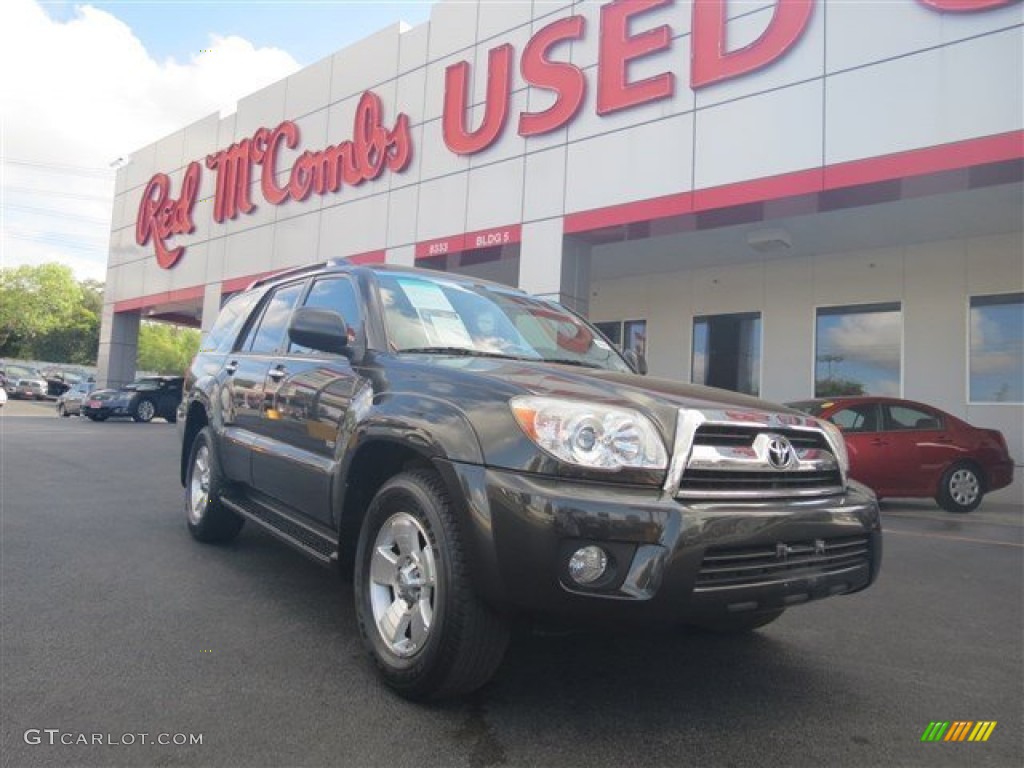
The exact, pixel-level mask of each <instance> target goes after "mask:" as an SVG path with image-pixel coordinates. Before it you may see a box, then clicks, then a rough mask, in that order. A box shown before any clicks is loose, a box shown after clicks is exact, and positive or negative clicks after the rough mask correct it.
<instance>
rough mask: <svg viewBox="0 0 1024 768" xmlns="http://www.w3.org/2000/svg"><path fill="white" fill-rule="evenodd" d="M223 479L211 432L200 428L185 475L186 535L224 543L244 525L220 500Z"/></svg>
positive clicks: (207, 541)
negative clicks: (189, 534)
mask: <svg viewBox="0 0 1024 768" xmlns="http://www.w3.org/2000/svg"><path fill="white" fill-rule="evenodd" d="M223 489H224V476H223V475H222V474H221V471H220V462H219V461H218V459H217V453H216V449H215V448H214V441H213V432H212V431H211V430H210V428H209V427H203V428H202V430H200V432H199V434H198V435H196V439H195V440H194V441H193V442H192V450H191V451H190V452H189V459H188V473H187V474H186V475H185V520H186V522H187V524H188V530H189V533H191V534H192V536H193V537H194V538H195V539H197V540H198V541H202V542H204V543H206V544H226V543H227V542H229V541H231V540H232V539H234V538H235V537H236V536H237V535H238V532H239V531H241V530H242V525H243V523H244V522H245V520H243V519H242V518H241V517H239V516H238V515H237V514H235V513H234V512H232V511H231V510H230V509H228V508H227V507H225V506H224V504H223V502H221V500H220V494H221V491H222V490H223Z"/></svg>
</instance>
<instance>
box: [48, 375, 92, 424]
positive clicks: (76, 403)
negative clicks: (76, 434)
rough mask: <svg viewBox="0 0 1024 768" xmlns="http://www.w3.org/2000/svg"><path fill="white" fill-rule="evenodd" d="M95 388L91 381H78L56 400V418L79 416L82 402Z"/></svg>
mask: <svg viewBox="0 0 1024 768" xmlns="http://www.w3.org/2000/svg"><path fill="white" fill-rule="evenodd" d="M95 388H96V383H95V382H93V381H80V382H78V383H77V384H75V385H74V386H72V387H71V389H69V390H68V391H67V392H65V393H64V394H63V395H61V396H60V397H58V398H57V415H58V416H81V415H82V402H83V401H84V400H85V398H86V397H88V396H89V393H90V392H92V391H93V390H94V389H95Z"/></svg>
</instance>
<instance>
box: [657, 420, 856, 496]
mask: <svg viewBox="0 0 1024 768" xmlns="http://www.w3.org/2000/svg"><path fill="white" fill-rule="evenodd" d="M778 438H783V439H782V440H781V441H780V440H778ZM778 442H782V443H785V442H788V443H789V446H790V447H791V448H792V452H791V458H792V460H791V461H790V463H789V464H788V465H784V466H785V468H784V469H780V468H778V467H777V466H773V465H772V464H771V463H770V462H769V458H770V457H769V456H768V450H767V448H768V446H770V445H771V444H773V443H778ZM842 492H843V475H842V472H841V470H840V468H839V464H838V461H837V460H836V457H835V456H834V455H833V453H832V450H831V448H830V446H829V442H828V440H827V438H826V437H825V435H824V433H823V432H821V431H820V430H819V429H816V428H811V429H794V428H792V427H787V426H781V425H780V426H779V427H778V428H772V427H759V426H752V425H738V424H728V423H721V422H712V423H703V424H700V425H699V426H698V427H697V429H696V431H695V432H694V434H693V444H692V446H691V448H690V451H689V458H688V461H687V464H686V467H685V468H684V469H683V472H682V475H681V477H680V479H679V484H678V485H677V487H676V494H677V496H679V497H680V498H685V499H708V500H715V499H741V500H747V501H756V500H757V499H761V498H773V499H778V498H787V497H799V498H807V497H815V496H828V495H833V494H838V493H842Z"/></svg>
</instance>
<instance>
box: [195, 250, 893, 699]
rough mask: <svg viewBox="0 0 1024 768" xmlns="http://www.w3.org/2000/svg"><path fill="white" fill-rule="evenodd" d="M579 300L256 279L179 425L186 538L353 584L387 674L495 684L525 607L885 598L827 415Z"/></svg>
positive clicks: (748, 614) (391, 281)
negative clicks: (708, 380)
mask: <svg viewBox="0 0 1024 768" xmlns="http://www.w3.org/2000/svg"><path fill="white" fill-rule="evenodd" d="M645 367H646V366H645V364H644V363H643V361H642V359H640V358H638V357H637V356H635V355H627V356H625V357H624V356H622V355H620V354H619V353H618V352H617V351H616V350H615V349H614V348H613V347H612V345H611V344H610V343H609V342H608V341H607V339H605V338H604V337H603V336H602V335H601V334H600V332H598V331H597V330H596V329H595V328H593V326H591V325H589V324H587V323H586V322H584V321H583V320H581V319H580V318H579V317H578V316H576V315H575V314H574V313H572V312H570V311H569V310H567V309H565V308H564V307H562V306H561V305H559V304H556V303H554V302H551V301H547V300H544V299H541V298H536V297H533V296H530V295H528V294H526V293H523V292H521V291H518V290H515V289H511V288H508V287H506V286H502V285H496V284H492V283H487V282H484V281H480V280H475V279H470V278H465V277H459V276H455V275H450V274H445V273H437V272H426V271H421V270H414V269H403V268H393V267H385V266H376V267H372V268H371V267H360V266H355V265H351V264H349V263H347V262H345V261H335V262H328V263H326V264H319V265H316V266H311V267H306V268H302V269H299V270H292V271H290V272H286V273H283V274H280V275H276V276H274V277H272V278H269V279H265V280H261V281H257V282H256V283H254V284H253V285H252V286H250V288H249V289H247V290H246V291H244V292H243V293H241V294H239V295H237V296H235V297H234V298H232V299H231V300H230V301H229V302H228V303H227V304H226V306H225V307H224V309H223V310H222V312H221V314H220V317H219V318H218V319H217V322H216V324H215V326H214V327H213V329H212V330H211V331H210V333H209V334H208V336H207V337H206V339H205V340H204V342H203V345H202V349H201V350H200V352H199V354H198V355H197V357H196V359H195V360H194V362H193V364H192V367H191V370H190V371H189V373H188V375H187V377H186V381H185V393H184V398H183V400H182V404H181V407H180V409H179V413H178V417H179V418H178V428H179V431H180V433H181V436H182V451H181V466H180V476H181V482H182V484H183V485H184V487H185V512H186V517H187V523H188V528H189V530H190V531H191V533H192V535H193V536H194V537H195V538H196V539H198V540H200V541H203V542H216V543H223V542H227V541H230V540H231V539H233V538H234V537H235V536H236V535H237V534H238V532H239V530H240V529H241V527H242V524H243V523H244V522H245V521H249V522H251V523H253V524H256V525H258V526H259V527H261V528H263V529H265V530H266V531H269V532H270V533H271V534H273V535H274V536H276V537H278V538H280V539H281V540H283V541H284V542H286V543H288V544H290V545H292V546H294V547H295V548H297V549H299V550H300V551H302V552H303V553H305V554H306V555H308V556H310V557H312V558H313V559H314V560H317V561H319V562H321V563H323V564H325V565H332V566H335V567H338V568H340V569H341V570H342V572H343V573H344V574H346V575H349V576H351V579H352V583H353V584H354V589H355V613H356V618H357V621H358V626H359V630H360V632H361V635H362V637H363V640H364V643H365V645H366V648H367V650H368V651H369V654H370V656H371V658H372V659H373V661H374V663H375V664H376V666H377V668H378V670H379V672H380V673H381V675H382V676H383V678H384V680H385V681H386V682H387V683H388V684H389V685H390V686H392V687H393V688H394V689H395V690H397V691H398V692H399V693H401V694H402V695H404V696H407V697H409V698H415V699H422V698H435V697H440V696H451V695H457V694H461V693H465V692H468V691H471V690H473V689H475V688H477V687H479V686H481V685H482V684H484V683H485V682H486V681H487V680H488V679H489V678H490V677H491V676H492V674H493V673H494V671H495V669H496V668H497V666H498V664H499V663H500V661H501V658H502V655H503V653H504V651H505V647H506V644H507V642H508V637H509V625H510V622H511V620H512V619H513V618H516V617H519V616H524V615H529V616H541V617H544V616H547V617H557V618H558V619H560V620H563V621H564V620H580V621H588V622H590V623H593V622H595V621H596V622H598V623H603V624H607V625H612V624H619V623H621V622H624V621H636V622H644V621H648V622H650V621H653V622H667V623H674V624H680V625H682V624H688V625H697V626H703V627H706V628H710V629H713V630H720V631H743V630H749V629H753V628H755V627H759V626H762V625H764V624H767V623H768V622H770V621H773V620H774V619H776V618H778V617H779V616H780V615H781V614H782V612H783V611H784V610H785V609H787V608H789V607H790V606H794V605H798V604H800V603H804V602H807V601H809V600H813V599H817V598H824V597H830V596H833V595H843V594H849V593H852V592H857V591H859V590H862V589H865V588H866V587H868V586H869V585H870V584H871V583H872V582H873V581H874V579H875V578H876V576H877V574H878V569H879V564H880V560H881V532H880V525H879V515H878V506H877V503H876V501H875V499H874V497H873V495H872V494H871V492H870V491H868V490H867V489H866V488H864V487H863V486H860V485H858V484H856V483H855V482H852V481H851V480H849V479H848V477H847V458H846V451H845V447H844V444H843V438H842V435H841V434H840V433H839V432H838V430H837V429H836V428H835V427H834V426H833V425H831V424H829V423H827V422H823V421H819V420H817V419H815V418H812V417H810V416H807V415H804V414H801V413H798V412H795V411H791V410H788V409H785V408H783V407H781V406H776V405H772V404H769V403H767V402H764V401H761V400H757V399H754V398H751V397H747V396H743V395H737V394H734V393H731V392H726V391H722V390H717V389H710V388H705V387H698V386H690V385H683V384H679V383H676V382H673V381H667V380H662V379H655V378H645V377H644V376H642V375H640V374H639V372H640V371H642V370H644V369H645Z"/></svg>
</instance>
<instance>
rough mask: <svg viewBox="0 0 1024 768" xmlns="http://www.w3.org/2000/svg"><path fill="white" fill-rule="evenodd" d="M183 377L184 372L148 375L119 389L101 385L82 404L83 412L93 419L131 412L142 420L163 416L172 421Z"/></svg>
mask: <svg viewBox="0 0 1024 768" xmlns="http://www.w3.org/2000/svg"><path fill="white" fill-rule="evenodd" d="M183 381H184V379H183V378H182V377H181V376H149V377H146V378H142V379H137V380H136V381H133V382H132V383H131V384H126V385H125V386H123V387H121V388H120V389H98V390H96V391H95V392H93V393H92V394H91V395H89V398H88V399H87V400H86V401H85V402H84V403H83V404H82V413H83V414H85V415H86V416H87V417H89V418H90V419H92V420H93V421H106V420H107V419H109V418H110V417H111V416H131V417H132V419H134V420H135V421H140V422H148V421H152V420H153V419H155V418H163V419H166V420H167V421H169V422H172V423H173V422H174V421H176V420H177V415H176V411H177V408H178V404H179V403H180V402H181V387H182V383H183Z"/></svg>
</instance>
